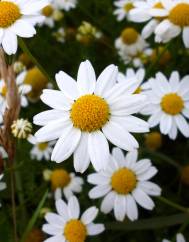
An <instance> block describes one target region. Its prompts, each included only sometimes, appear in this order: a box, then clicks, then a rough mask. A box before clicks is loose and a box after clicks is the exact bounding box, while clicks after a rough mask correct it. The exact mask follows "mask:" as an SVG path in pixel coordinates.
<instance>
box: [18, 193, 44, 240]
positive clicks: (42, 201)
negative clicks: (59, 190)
mask: <svg viewBox="0 0 189 242" xmlns="http://www.w3.org/2000/svg"><path fill="white" fill-rule="evenodd" d="M47 195H48V190H47V191H46V192H45V193H44V195H43V197H42V199H41V201H40V203H39V205H38V207H37V208H36V210H35V212H34V214H33V216H32V217H31V219H30V221H29V223H28V225H27V227H26V230H25V232H24V234H23V236H22V239H21V242H24V241H25V239H26V236H27V235H28V233H29V232H30V231H31V230H32V228H33V226H34V225H35V222H36V220H37V218H38V216H39V213H40V210H41V208H42V207H43V205H44V203H45V201H46V199H47Z"/></svg>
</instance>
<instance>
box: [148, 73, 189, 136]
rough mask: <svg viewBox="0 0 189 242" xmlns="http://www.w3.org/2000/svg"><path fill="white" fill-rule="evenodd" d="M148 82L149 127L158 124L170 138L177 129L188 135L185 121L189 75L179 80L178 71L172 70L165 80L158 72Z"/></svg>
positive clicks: (162, 131) (187, 126)
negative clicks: (149, 87)
mask: <svg viewBox="0 0 189 242" xmlns="http://www.w3.org/2000/svg"><path fill="white" fill-rule="evenodd" d="M149 83H150V86H151V90H150V91H149V94H148V98H149V103H150V104H149V107H148V112H149V113H148V114H150V115H151V117H150V118H149V120H148V122H149V124H150V127H155V126H157V125H159V126H160V131H161V133H162V134H165V135H169V137H170V138H171V139H175V138H176V137H177V130H178V129H179V131H180V132H181V133H182V134H183V135H184V136H185V137H189V124H188V123H187V121H186V118H189V98H188V97H189V75H187V76H185V77H184V78H182V79H181V81H180V77H179V73H178V72H177V71H174V72H172V74H171V76H170V78H169V80H167V78H166V77H165V76H164V75H163V74H162V73H160V72H159V73H157V74H156V77H155V78H151V79H150V80H149ZM146 114H147V113H146Z"/></svg>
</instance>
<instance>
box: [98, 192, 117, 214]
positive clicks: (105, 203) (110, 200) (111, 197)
mask: <svg viewBox="0 0 189 242" xmlns="http://www.w3.org/2000/svg"><path fill="white" fill-rule="evenodd" d="M115 197H116V194H115V192H113V191H111V192H109V193H108V194H107V195H106V196H105V197H104V199H103V200H102V203H101V207H100V210H101V211H102V212H103V213H105V214H107V213H110V212H111V211H112V209H113V207H114V202H115Z"/></svg>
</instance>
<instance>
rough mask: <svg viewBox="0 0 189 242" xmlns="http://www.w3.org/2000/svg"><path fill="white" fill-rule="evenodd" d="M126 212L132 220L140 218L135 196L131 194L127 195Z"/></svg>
mask: <svg viewBox="0 0 189 242" xmlns="http://www.w3.org/2000/svg"><path fill="white" fill-rule="evenodd" d="M126 213H127V216H128V218H129V219H130V220H131V221H134V220H136V219H137V218H138V208H137V205H136V202H135V200H134V198H133V197H132V196H131V195H130V194H128V195H127V196H126Z"/></svg>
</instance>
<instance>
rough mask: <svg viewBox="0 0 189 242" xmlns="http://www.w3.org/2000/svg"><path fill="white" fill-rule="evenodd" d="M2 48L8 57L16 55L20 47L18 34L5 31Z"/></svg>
mask: <svg viewBox="0 0 189 242" xmlns="http://www.w3.org/2000/svg"><path fill="white" fill-rule="evenodd" d="M2 46H3V49H4V51H5V52H6V53H7V54H8V55H12V54H15V53H16V51H17V47H18V43H17V36H16V34H15V33H13V32H12V31H10V30H6V31H4V35H3V39H2Z"/></svg>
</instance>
